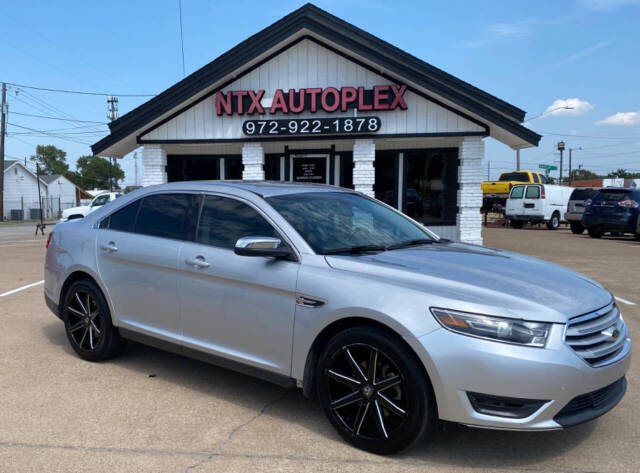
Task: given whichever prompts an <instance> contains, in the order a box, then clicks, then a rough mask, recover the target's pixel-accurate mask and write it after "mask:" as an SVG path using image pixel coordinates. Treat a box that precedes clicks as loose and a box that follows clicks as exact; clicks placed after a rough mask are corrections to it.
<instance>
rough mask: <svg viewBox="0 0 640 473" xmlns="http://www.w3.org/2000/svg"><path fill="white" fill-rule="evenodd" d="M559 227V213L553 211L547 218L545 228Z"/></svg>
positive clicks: (553, 228)
mask: <svg viewBox="0 0 640 473" xmlns="http://www.w3.org/2000/svg"><path fill="white" fill-rule="evenodd" d="M559 227H560V215H559V214H558V212H554V213H553V215H551V218H550V219H549V221H548V222H547V228H548V229H549V230H557V229H558V228H559Z"/></svg>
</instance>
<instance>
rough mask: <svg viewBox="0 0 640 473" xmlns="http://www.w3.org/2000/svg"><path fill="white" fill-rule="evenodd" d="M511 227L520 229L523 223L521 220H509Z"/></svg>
mask: <svg viewBox="0 0 640 473" xmlns="http://www.w3.org/2000/svg"><path fill="white" fill-rule="evenodd" d="M511 226H512V227H513V228H522V227H523V226H524V222H523V221H522V220H511Z"/></svg>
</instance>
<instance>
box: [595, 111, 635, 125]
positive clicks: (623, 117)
mask: <svg viewBox="0 0 640 473" xmlns="http://www.w3.org/2000/svg"><path fill="white" fill-rule="evenodd" d="M638 122H640V112H618V113H616V114H615V115H611V116H609V117H607V118H605V119H604V120H600V121H599V122H596V125H620V126H631V125H635V124H636V123H638Z"/></svg>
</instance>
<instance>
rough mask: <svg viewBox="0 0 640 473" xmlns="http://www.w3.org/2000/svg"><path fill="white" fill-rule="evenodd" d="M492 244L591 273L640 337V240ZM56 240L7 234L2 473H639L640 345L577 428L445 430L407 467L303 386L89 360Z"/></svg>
mask: <svg viewBox="0 0 640 473" xmlns="http://www.w3.org/2000/svg"><path fill="white" fill-rule="evenodd" d="M484 238H485V244H486V245H488V246H493V247H498V248H505V249H509V250H514V251H518V252H522V253H527V254H530V255H533V256H538V257H541V258H544V259H546V260H549V261H553V262H556V263H559V264H563V265H566V266H568V267H570V268H572V269H575V270H578V271H581V272H583V273H585V274H586V275H588V276H590V277H593V278H594V279H596V280H598V281H600V282H601V283H603V284H604V285H606V286H607V287H608V288H609V289H610V290H611V291H612V292H613V293H614V294H615V295H616V296H618V297H619V298H620V299H619V306H620V308H621V310H622V312H623V314H624V316H625V319H626V321H627V324H628V325H629V328H630V330H631V332H632V336H633V335H635V334H638V333H640V284H639V282H638V281H639V279H638V274H639V270H640V243H638V242H635V241H633V240H632V239H624V238H620V239H612V238H603V239H600V240H592V239H590V238H589V237H588V236H586V235H583V236H576V235H572V234H571V233H570V232H569V231H568V230H566V229H562V230H558V231H556V232H552V231H548V230H542V229H540V230H539V229H535V228H531V229H523V230H515V229H502V228H501V229H485V232H484ZM45 239H46V237H43V236H38V237H36V238H34V237H33V227H32V226H24V227H22V226H20V227H18V226H0V322H1V323H2V330H0V472H3V473H4V472H65V473H67V472H86V471H92V472H103V471H104V472H114V471H126V472H137V471H141V472H143V471H144V472H163V473H164V472H183V471H191V472H214V471H215V472H218V471H291V472H303V471H314V472H317V471H340V472H345V471H363V470H366V471H369V472H378V471H379V472H383V471H384V472H387V471H403V472H404V471H430V472H453V471H474V472H478V471H505V470H508V471H527V472H530V471H544V472H638V471H639V469H640V466H639V465H640V449H638V445H640V429H639V428H638V425H640V409H638V408H637V406H638V404H639V403H640V391H639V390H638V385H639V384H640V365H639V364H638V363H637V360H638V350H639V349H640V342H639V341H638V340H637V335H636V337H635V338H636V340H635V345H634V348H633V351H634V354H633V356H634V357H635V359H636V363H633V364H632V367H631V370H630V372H629V373H628V381H629V389H628V392H627V395H626V397H625V398H624V400H623V401H622V403H621V404H620V405H619V406H618V407H617V408H616V409H614V410H613V411H611V412H610V413H608V414H607V415H605V416H604V417H602V418H600V419H599V420H597V421H594V422H591V423H588V424H585V425H582V426H578V427H574V428H572V429H569V430H566V431H554V432H543V433H513V432H498V431H487V430H477V429H471V428H466V427H462V426H458V425H454V424H448V423H445V424H442V425H440V426H439V427H438V429H437V431H436V432H435V433H434V435H433V438H432V440H431V441H430V442H429V443H425V444H424V445H421V446H419V447H418V448H416V449H413V450H411V451H409V452H406V453H403V454H401V455H398V456H394V457H379V456H375V455H371V454H368V453H365V452H362V451H359V450H355V449H353V448H351V447H349V446H347V445H346V444H345V443H343V442H342V441H341V440H340V439H339V438H338V435H337V434H336V433H335V432H334V431H333V429H332V428H331V426H330V425H329V423H328V421H327V420H325V417H324V415H323V413H322V411H321V408H320V406H319V404H318V403H316V402H312V401H309V400H306V399H305V398H303V397H302V395H301V393H300V392H299V391H298V390H288V391H287V390H283V389H282V388H279V387H277V386H273V385H270V384H267V383H266V382H263V381H260V380H256V379H253V378H249V377H247V376H244V375H241V374H236V373H234V372H231V371H227V370H224V369H221V368H217V367H214V366H210V365H206V364H203V363H200V362H197V361H193V360H189V359H186V358H182V357H179V356H176V355H172V354H168V353H164V352H161V351H159V350H156V349H152V348H148V347H144V346H141V345H134V344H131V345H130V346H129V347H128V349H127V350H126V352H125V353H124V355H123V356H121V357H120V358H118V359H115V360H111V361H109V362H105V363H97V364H93V363H88V362H85V361H82V360H80V359H79V358H78V357H77V356H76V355H75V354H74V352H73V351H72V349H71V348H70V347H69V345H68V344H67V341H66V338H65V334H64V331H63V325H62V323H61V322H59V321H58V320H57V319H56V318H55V317H54V316H53V315H52V314H51V313H50V312H49V310H48V309H47V308H46V306H45V304H44V300H43V296H42V285H36V286H33V287H30V288H28V289H25V290H22V291H19V292H15V293H11V294H8V295H5V294H6V293H7V292H9V291H11V290H14V289H16V288H19V287H21V286H25V285H28V284H31V283H36V282H38V281H40V280H41V279H42V265H43V257H44V251H45V250H44V242H45Z"/></svg>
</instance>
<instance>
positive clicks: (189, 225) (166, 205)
mask: <svg viewBox="0 0 640 473" xmlns="http://www.w3.org/2000/svg"><path fill="white" fill-rule="evenodd" d="M200 199H201V197H200V196H198V195H195V194H157V195H150V196H148V197H145V198H144V199H142V204H141V206H140V211H139V212H138V218H137V219H136V224H135V232H136V233H141V234H143V235H151V236H157V237H162V238H173V239H177V240H193V234H194V233H195V227H196V225H195V222H196V217H197V212H198V207H199V203H200Z"/></svg>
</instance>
